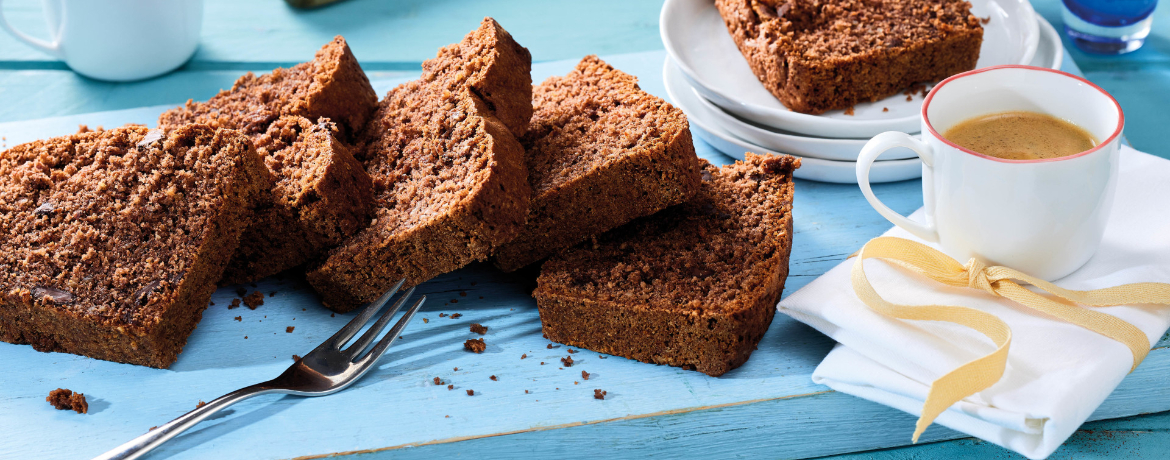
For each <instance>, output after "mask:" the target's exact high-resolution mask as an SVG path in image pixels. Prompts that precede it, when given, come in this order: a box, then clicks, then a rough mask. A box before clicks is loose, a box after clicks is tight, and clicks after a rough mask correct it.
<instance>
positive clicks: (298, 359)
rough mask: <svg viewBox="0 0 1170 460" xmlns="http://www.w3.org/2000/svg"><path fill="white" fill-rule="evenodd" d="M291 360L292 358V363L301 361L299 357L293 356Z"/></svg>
mask: <svg viewBox="0 0 1170 460" xmlns="http://www.w3.org/2000/svg"><path fill="white" fill-rule="evenodd" d="M292 358H293V361H300V360H301V355H293V357H292Z"/></svg>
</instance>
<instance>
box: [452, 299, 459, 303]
mask: <svg viewBox="0 0 1170 460" xmlns="http://www.w3.org/2000/svg"><path fill="white" fill-rule="evenodd" d="M451 303H459V299H451Z"/></svg>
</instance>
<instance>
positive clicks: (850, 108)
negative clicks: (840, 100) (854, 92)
mask: <svg viewBox="0 0 1170 460" xmlns="http://www.w3.org/2000/svg"><path fill="white" fill-rule="evenodd" d="M845 115H849V116H851V117H852V116H853V107H852V106H850V107H848V108H846V109H845Z"/></svg>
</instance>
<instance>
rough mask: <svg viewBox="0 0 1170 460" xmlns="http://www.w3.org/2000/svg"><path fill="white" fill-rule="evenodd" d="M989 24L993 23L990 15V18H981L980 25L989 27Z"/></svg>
mask: <svg viewBox="0 0 1170 460" xmlns="http://www.w3.org/2000/svg"><path fill="white" fill-rule="evenodd" d="M989 22H991V16H990V15H988V16H987V17H985V18H979V23H980V24H982V25H987V23H989Z"/></svg>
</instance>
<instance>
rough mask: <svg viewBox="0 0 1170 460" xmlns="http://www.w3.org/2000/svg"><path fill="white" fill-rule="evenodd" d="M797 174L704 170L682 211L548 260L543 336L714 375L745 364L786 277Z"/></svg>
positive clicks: (743, 166) (778, 160) (763, 168)
mask: <svg viewBox="0 0 1170 460" xmlns="http://www.w3.org/2000/svg"><path fill="white" fill-rule="evenodd" d="M798 167H800V160H799V159H796V158H793V157H789V156H782V157H775V156H770V155H766V156H758V155H753V154H751V153H749V154H747V158H746V160H745V161H743V162H736V163H735V164H732V165H728V166H724V167H722V168H715V167H713V166H711V165H705V167H704V169H703V171H702V175H703V182H702V185H701V187H700V189H699V192H698V193H697V194H696V195H695V196H694V197H693V198H692V199H691V200H689V201H688V202H687V203H685V204H682V205H679V206H674V207H671V208H667V209H666V210H664V211H662V212H659V213H658V214H654V215H652V216H648V217H643V218H640V219H637V220H634V221H633V222H630V223H629V224H626V225H624V226H621V227H618V228H616V229H614V230H612V231H610V232H608V233H605V234H603V235H601V236H600V237H598V238H596V239H595V240H594V241H593V242H588V243H584V244H582V245H580V246H577V247H575V248H572V249H569V250H566V251H563V252H561V253H560V254H558V255H555V256H553V257H550V258H549V260H548V261H547V262H545V263H544V265H543V266H542V267H541V273H540V277H539V278H538V280H537V288H536V290H535V291H534V292H533V297H536V303H537V306H538V307H539V310H540V322H541V325H542V326H543V332H544V335H545V337H547V338H548V339H549V340H552V341H555V342H560V343H564V344H568V345H572V346H577V347H581V348H588V349H590V350H594V351H598V352H601V353H608V354H614V355H620V356H625V357H627V358H632V359H636V360H639V361H644V362H648V363H656V364H668V365H671V366H680V367H683V368H686V369H693V370H698V371H699V372H703V373H705V374H709V375H713V376H718V375H722V374H723V373H725V372H727V371H729V370H731V369H734V368H735V367H737V366H739V365H741V364H743V363H744V361H746V360H747V359H748V356H750V355H751V353H752V351H753V350H754V349H755V347H756V344H757V343H759V341H760V338H761V337H763V335H764V332H765V331H767V329H768V325H769V324H771V322H772V317H773V316H774V314H775V312H776V302H778V301H779V300H780V293H781V292H782V291H783V290H784V281H785V279H786V278H787V277H788V255H789V251H790V250H791V249H792V193H793V183H792V171H793V170H795V169H796V168H798Z"/></svg>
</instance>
